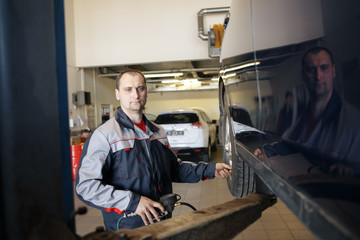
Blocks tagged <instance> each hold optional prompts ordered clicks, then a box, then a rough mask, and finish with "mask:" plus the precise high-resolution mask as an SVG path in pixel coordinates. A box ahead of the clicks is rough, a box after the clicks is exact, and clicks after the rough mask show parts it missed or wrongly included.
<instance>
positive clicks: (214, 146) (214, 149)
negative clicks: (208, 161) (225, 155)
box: [211, 141, 217, 152]
mask: <svg viewBox="0 0 360 240" xmlns="http://www.w3.org/2000/svg"><path fill="white" fill-rule="evenodd" d="M211 151H213V152H216V151H217V144H216V141H215V142H214V144H213V145H212V146H211Z"/></svg>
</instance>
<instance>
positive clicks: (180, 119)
mask: <svg viewBox="0 0 360 240" xmlns="http://www.w3.org/2000/svg"><path fill="white" fill-rule="evenodd" d="M198 121H199V117H198V116H197V115H196V114H195V113H177V114H173V113H171V114H161V115H159V116H158V117H157V118H156V120H155V123H157V124H174V123H175V124H176V123H195V122H198Z"/></svg>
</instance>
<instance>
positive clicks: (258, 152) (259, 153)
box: [254, 148, 266, 161]
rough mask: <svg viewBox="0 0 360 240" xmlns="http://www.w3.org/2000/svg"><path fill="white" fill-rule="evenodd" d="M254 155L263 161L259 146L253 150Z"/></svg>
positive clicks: (263, 157) (264, 157)
mask: <svg viewBox="0 0 360 240" xmlns="http://www.w3.org/2000/svg"><path fill="white" fill-rule="evenodd" d="M254 155H255V156H256V157H258V158H259V159H260V160H262V161H264V160H265V159H266V156H265V154H264V153H263V152H262V151H261V150H260V148H257V149H256V150H255V152H254Z"/></svg>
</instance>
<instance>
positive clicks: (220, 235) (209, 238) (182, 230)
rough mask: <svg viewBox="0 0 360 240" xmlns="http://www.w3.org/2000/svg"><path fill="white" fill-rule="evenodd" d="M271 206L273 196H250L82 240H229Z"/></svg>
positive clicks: (100, 233) (96, 234) (101, 233)
mask: <svg viewBox="0 0 360 240" xmlns="http://www.w3.org/2000/svg"><path fill="white" fill-rule="evenodd" d="M275 203H276V197H274V196H273V195H264V194H251V195H249V196H247V197H245V198H241V199H234V200H232V201H229V202H226V203H223V204H219V205H215V206H212V207H209V208H206V209H201V210H199V211H195V212H191V213H188V214H185V215H181V216H178V217H174V218H171V219H168V220H165V221H162V222H159V223H156V224H153V225H148V226H145V227H141V228H137V229H131V230H130V229H125V230H120V231H117V232H115V233H111V232H96V233H91V234H89V235H86V236H84V240H90V239H102V240H105V239H109V240H110V239H131V240H145V239H146V240H155V239H157V240H165V239H171V240H177V239H179V240H180V239H190V240H191V239H193V240H195V239H196V240H201V239H206V240H218V239H222V240H226V239H232V238H233V237H234V236H236V235H237V234H238V233H240V232H241V231H243V230H244V229H245V228H246V227H248V226H249V225H251V224H252V223H254V222H255V221H256V220H257V219H259V218H260V217H261V213H262V211H264V210H265V209H267V208H268V207H270V206H272V205H274V204H275Z"/></svg>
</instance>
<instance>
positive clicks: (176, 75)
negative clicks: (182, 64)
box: [144, 73, 184, 78]
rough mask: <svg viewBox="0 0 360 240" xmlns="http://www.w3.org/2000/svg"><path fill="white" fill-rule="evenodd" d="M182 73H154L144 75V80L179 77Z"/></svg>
mask: <svg viewBox="0 0 360 240" xmlns="http://www.w3.org/2000/svg"><path fill="white" fill-rule="evenodd" d="M183 75H184V73H154V74H144V76H145V78H161V77H181V76H183Z"/></svg>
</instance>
